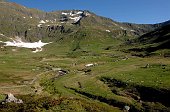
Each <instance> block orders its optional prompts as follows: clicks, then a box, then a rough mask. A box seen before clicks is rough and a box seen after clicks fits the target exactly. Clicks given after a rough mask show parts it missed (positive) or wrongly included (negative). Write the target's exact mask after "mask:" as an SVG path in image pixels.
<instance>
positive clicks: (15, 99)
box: [4, 93, 23, 103]
mask: <svg viewBox="0 0 170 112" xmlns="http://www.w3.org/2000/svg"><path fill="white" fill-rule="evenodd" d="M10 102H14V103H23V101H22V100H21V99H17V98H15V97H14V95H13V94H11V93H9V94H8V95H7V96H6V98H5V101H4V103H10Z"/></svg>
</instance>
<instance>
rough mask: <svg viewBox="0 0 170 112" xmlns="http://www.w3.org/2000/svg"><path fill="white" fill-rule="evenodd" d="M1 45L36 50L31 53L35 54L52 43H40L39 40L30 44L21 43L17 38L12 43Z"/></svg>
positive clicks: (7, 42)
mask: <svg viewBox="0 0 170 112" xmlns="http://www.w3.org/2000/svg"><path fill="white" fill-rule="evenodd" d="M1 43H4V44H5V45H4V46H14V47H22V48H29V49H36V50H35V51H33V53H36V52H40V51H42V47H43V46H45V45H47V44H50V43H52V42H49V43H43V42H41V40H39V41H38V42H33V43H30V42H23V41H22V40H21V39H20V38H18V39H16V40H13V42H11V41H6V42H2V41H1Z"/></svg>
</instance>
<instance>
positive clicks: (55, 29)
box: [0, 0, 158, 41]
mask: <svg viewBox="0 0 170 112" xmlns="http://www.w3.org/2000/svg"><path fill="white" fill-rule="evenodd" d="M156 28H158V25H151V24H150V25H149V24H131V23H120V22H116V21H113V20H111V19H108V18H105V17H101V16H98V15H96V14H94V13H92V12H89V11H82V10H63V11H54V12H43V11H40V10H37V9H30V8H26V7H24V6H21V5H18V4H16V3H11V2H6V1H4V0H2V1H0V33H1V34H2V35H5V36H7V37H12V38H13V37H15V36H18V37H20V38H22V39H23V40H26V41H35V40H39V39H41V40H46V41H49V40H56V41H57V40H61V39H63V38H65V37H68V36H70V35H76V34H77V33H81V32H84V33H87V34H89V35H88V36H90V37H93V36H95V35H100V34H99V33H104V34H103V35H112V37H113V38H115V37H121V36H139V35H142V34H144V33H147V32H149V31H152V30H154V29H156ZM91 31H96V32H95V33H94V32H93V33H92V34H91V33H89V32H91Z"/></svg>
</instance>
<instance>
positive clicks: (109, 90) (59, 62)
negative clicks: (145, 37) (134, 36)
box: [0, 49, 170, 112]
mask: <svg viewBox="0 0 170 112" xmlns="http://www.w3.org/2000/svg"><path fill="white" fill-rule="evenodd" d="M20 50H21V51H22V49H20ZM46 52H47V51H44V52H40V53H37V54H30V51H29V50H28V51H25V52H22V53H19V52H17V53H16V52H12V53H11V52H7V51H6V52H4V51H3V52H1V53H2V55H1V56H0V93H1V95H0V100H2V99H4V97H5V96H4V94H8V93H12V94H14V95H16V97H18V98H20V99H22V100H23V101H24V103H23V104H14V103H9V104H5V105H0V107H1V108H0V111H2V112H3V111H4V112H5V111H18V110H22V111H24V110H27V111H67V112H69V111H78V112H80V111H81V112H82V111H89V112H94V111H96V112H97V111H98V112H101V111H103V112H106V111H108V112H109V111H110V112H113V111H115V112H117V111H123V110H124V111H127V108H130V110H129V111H132V112H134V111H139V112H140V111H150V112H153V111H165V112H167V111H170V102H169V100H168V99H169V98H170V88H169V87H170V82H169V80H170V74H169V73H170V60H169V58H164V57H160V56H155V57H154V56H153V57H145V58H140V57H135V56H131V55H130V54H125V53H123V52H120V51H114V50H109V51H108V50H103V52H101V53H97V54H83V55H78V56H75V55H74V56H72V55H67V54H64V53H63V54H62V53H61V54H53V53H48V54H47V53H46ZM48 52H49V51H48ZM3 53H4V54H3ZM11 54H12V55H11ZM16 108H17V109H16Z"/></svg>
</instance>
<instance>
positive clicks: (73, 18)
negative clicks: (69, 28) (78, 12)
mask: <svg viewBox="0 0 170 112" xmlns="http://www.w3.org/2000/svg"><path fill="white" fill-rule="evenodd" d="M81 18H82V16H79V17H70V19H72V20H74V22H78V21H79V20H80V19H81Z"/></svg>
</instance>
